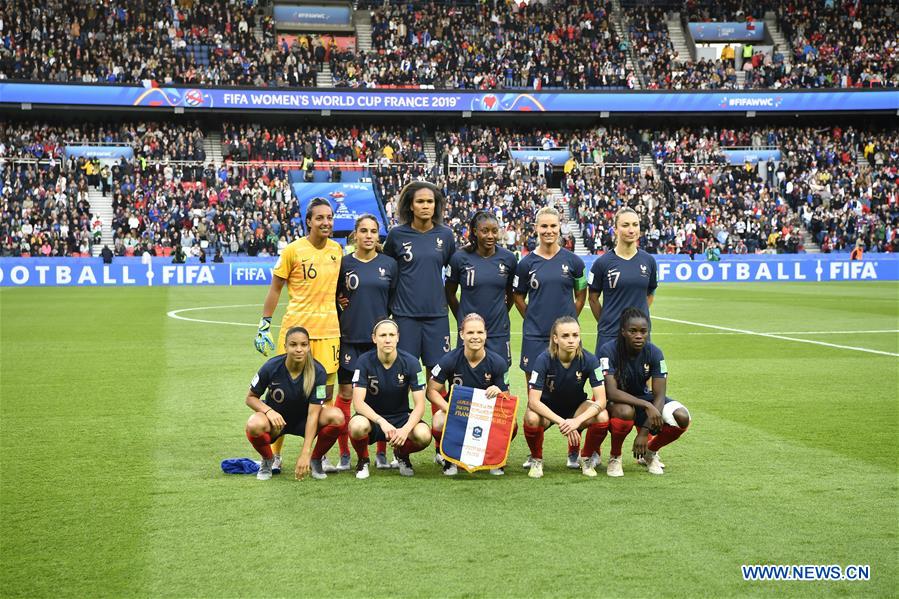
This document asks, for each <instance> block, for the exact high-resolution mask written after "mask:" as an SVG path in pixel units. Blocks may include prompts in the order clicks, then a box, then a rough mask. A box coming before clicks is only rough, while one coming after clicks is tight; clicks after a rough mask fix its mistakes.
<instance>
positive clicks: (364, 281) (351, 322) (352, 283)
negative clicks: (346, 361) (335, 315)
mask: <svg viewBox="0 0 899 599" xmlns="http://www.w3.org/2000/svg"><path fill="white" fill-rule="evenodd" d="M396 281H397V267H396V260H394V259H393V258H391V257H390V256H385V255H384V254H378V255H377V256H376V257H375V258H373V259H372V260H370V261H368V262H363V261H361V260H359V259H358V258H356V257H355V256H353V255H349V256H344V257H343V260H342V261H341V263H340V278H339V279H338V280H337V292H338V293H340V294H343V295H344V296H346V297H347V299H349V300H350V303H349V305H348V306H347V307H346V308H344V309H343V311H341V313H340V340H341V341H343V342H346V343H371V330H372V328H373V327H374V326H375V323H376V322H378V321H379V320H383V319H384V318H387V316H388V314H389V313H390V306H389V300H390V296H391V295H392V293H393V290H394V288H395V287H396Z"/></svg>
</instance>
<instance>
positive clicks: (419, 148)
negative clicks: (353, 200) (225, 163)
mask: <svg viewBox="0 0 899 599" xmlns="http://www.w3.org/2000/svg"><path fill="white" fill-rule="evenodd" d="M423 144H424V141H423V130H422V128H421V127H420V126H415V125H410V126H406V127H403V126H387V125H365V126H363V125H361V124H358V125H351V126H341V127H307V128H288V127H260V126H258V125H252V124H232V123H223V125H222V156H224V157H225V158H226V159H230V160H236V161H240V162H246V161H248V160H252V161H258V160H266V161H291V162H304V161H307V160H311V161H315V162H321V161H324V162H327V161H335V162H376V161H378V160H381V159H385V160H387V161H389V162H424V161H425V160H426V159H425V156H424V145H423Z"/></svg>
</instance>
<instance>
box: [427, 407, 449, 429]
mask: <svg viewBox="0 0 899 599" xmlns="http://www.w3.org/2000/svg"><path fill="white" fill-rule="evenodd" d="M445 420H446V414H444V413H443V410H440V411H438V412H434V417H433V418H432V419H431V428H433V429H434V430H437V431H439V430H440V429H442V428H443V423H444V421H445Z"/></svg>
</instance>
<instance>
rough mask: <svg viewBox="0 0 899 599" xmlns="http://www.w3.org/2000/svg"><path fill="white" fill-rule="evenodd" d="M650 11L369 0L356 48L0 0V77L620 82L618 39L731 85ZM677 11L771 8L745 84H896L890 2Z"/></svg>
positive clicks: (692, 80)
mask: <svg viewBox="0 0 899 599" xmlns="http://www.w3.org/2000/svg"><path fill="white" fill-rule="evenodd" d="M360 10H364V9H361V8H360ZM665 10H666V9H664V8H658V7H657V8H652V7H649V8H647V7H636V8H627V9H626V11H625V19H624V20H625V24H626V25H625V28H626V30H627V39H619V38H618V36H617V34H616V33H615V28H614V27H613V25H612V5H611V3H610V2H605V1H603V0H578V1H577V2H559V1H556V0H553V1H549V2H546V3H540V2H534V3H520V4H519V3H508V4H502V3H499V2H488V3H482V4H476V3H471V4H456V3H452V4H442V3H440V4H437V3H400V2H395V3H394V2H388V3H384V4H380V3H379V4H377V5H376V6H374V7H373V8H372V9H371V36H372V44H373V47H372V50H371V51H369V52H363V51H355V50H353V49H352V48H351V47H349V48H345V49H341V48H340V47H339V45H338V44H337V43H336V42H335V41H334V39H333V38H332V37H330V36H328V35H320V34H311V33H300V34H298V35H296V36H280V37H278V36H277V34H278V32H277V31H276V24H275V23H274V21H273V19H272V17H271V16H258V17H257V14H256V13H257V6H256V3H255V2H234V1H231V0H212V1H209V2H196V1H195V0H180V1H179V2H177V3H175V2H172V3H168V4H166V3H162V4H155V5H147V6H142V7H141V8H140V9H139V10H138V9H136V8H134V7H132V6H130V5H128V4H127V3H122V2H120V1H119V0H112V1H111V2H105V3H101V4H96V3H86V4H85V3H81V2H76V1H74V0H49V1H47V2H36V1H35V0H24V2H19V3H5V4H4V5H3V6H2V7H0V78H4V79H18V80H30V81H54V82H79V83H130V84H144V85H153V84H162V85H165V84H184V85H250V86H255V87H272V86H276V87H298V86H313V85H315V84H316V74H317V73H318V72H319V71H320V70H321V68H322V66H323V65H324V64H325V63H327V64H328V65H329V66H330V70H331V75H332V78H333V82H334V85H335V86H336V87H384V86H387V87H394V86H400V87H418V86H427V87H439V88H462V89H501V88H505V89H513V88H518V89H521V88H527V89H533V88H537V89H541V88H553V89H597V88H633V87H635V84H636V83H635V79H636V76H635V74H634V73H633V72H631V70H630V69H628V68H627V66H626V64H627V54H628V45H629V44H630V45H632V46H633V51H634V52H635V56H636V58H637V62H638V64H639V66H640V70H641V71H642V74H643V77H644V85H645V86H646V87H648V88H651V89H731V88H734V87H736V86H737V74H736V71H735V70H734V66H735V65H734V63H733V61H732V60H721V59H716V60H714V61H711V60H698V61H696V60H692V59H691V57H689V56H679V55H678V54H677V52H675V50H674V47H673V45H672V43H671V40H670V35H669V32H668V28H667V25H666V22H665V12H664V11H665ZM680 10H681V11H683V12H684V14H686V15H688V18H690V19H698V20H702V21H707V20H722V19H731V20H737V21H743V20H747V19H750V18H754V19H756V20H759V19H761V18H762V16H763V14H764V12H765V11H766V10H773V11H775V12H776V14H777V17H778V21H779V23H780V26H781V28H782V30H783V32H784V34H785V36H786V38H787V40H788V43H789V45H790V48H782V49H781V48H778V49H777V52H775V53H774V54H767V55H766V54H763V53H756V54H755V55H754V56H753V57H752V58H751V59H750V60H747V61H746V63H745V64H744V66H743V67H742V69H743V70H744V71H745V72H746V78H745V83H744V84H743V85H744V87H746V88H775V89H781V88H820V87H896V86H897V85H899V73H897V71H896V59H897V52H899V50H897V48H899V41H897V39H899V36H897V11H896V9H895V7H893V6H892V5H891V4H890V3H885V2H884V3H881V2H875V3H857V2H853V1H851V0H840V1H837V2H830V3H822V2H819V1H818V0H791V2H788V3H785V4H774V3H771V2H765V3H747V2H744V1H741V0H731V1H728V2H722V3H718V2H715V3H709V2H696V1H688V2H685V3H684V5H683V6H682V7H680ZM262 14H265V11H263V13H262ZM257 33H258V35H257ZM781 52H785V53H787V54H788V57H784V56H783V54H781ZM785 58H789V59H788V60H787V59H785Z"/></svg>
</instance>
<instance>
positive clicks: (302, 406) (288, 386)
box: [250, 354, 328, 422]
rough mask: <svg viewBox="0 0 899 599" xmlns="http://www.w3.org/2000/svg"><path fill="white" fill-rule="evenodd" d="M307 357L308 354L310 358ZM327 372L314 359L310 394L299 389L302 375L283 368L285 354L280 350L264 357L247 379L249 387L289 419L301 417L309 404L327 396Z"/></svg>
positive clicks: (316, 402)
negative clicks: (274, 354) (265, 359)
mask: <svg viewBox="0 0 899 599" xmlns="http://www.w3.org/2000/svg"><path fill="white" fill-rule="evenodd" d="M310 359H311V358H310ZM327 383H328V373H327V372H325V368H324V366H322V365H321V364H319V363H318V362H315V386H314V387H313V390H312V396H311V397H306V394H305V393H303V375H302V374H300V376H298V377H297V378H296V380H294V379H293V377H291V376H290V372H289V371H288V370H287V355H286V354H281V355H278V356H275V357H274V358H271V359H270V360H268V361H266V362H265V364H263V365H262V367H261V368H260V369H259V371H258V372H257V373H256V376H254V377H253V380H252V381H251V382H250V391H252V392H253V393H254V394H255V395H256V396H257V397H260V398H262V397H263V394H265V397H264V398H263V401H264V402H265V404H266V405H267V406H269V407H270V408H272V409H274V410H275V411H276V412H278V413H279V414H281V416H283V417H284V420H287V421H288V422H293V421H296V420H305V418H306V414H307V413H308V412H309V404H315V405H323V404H324V403H325V400H326V399H327V398H328V396H327V390H326V386H327Z"/></svg>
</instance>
